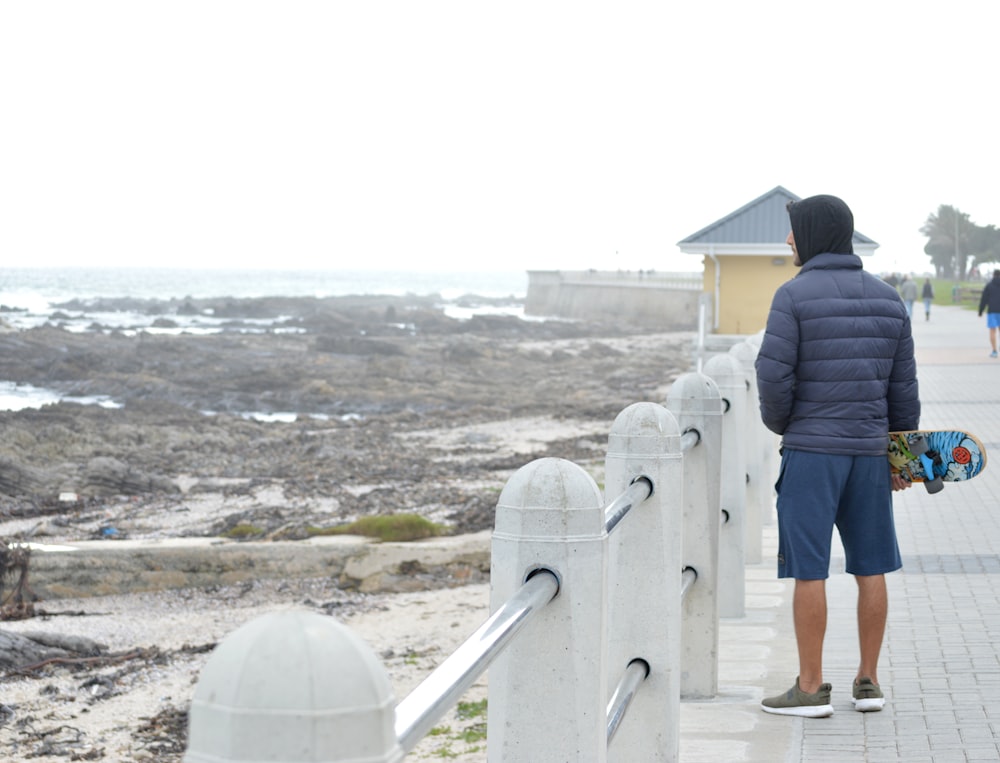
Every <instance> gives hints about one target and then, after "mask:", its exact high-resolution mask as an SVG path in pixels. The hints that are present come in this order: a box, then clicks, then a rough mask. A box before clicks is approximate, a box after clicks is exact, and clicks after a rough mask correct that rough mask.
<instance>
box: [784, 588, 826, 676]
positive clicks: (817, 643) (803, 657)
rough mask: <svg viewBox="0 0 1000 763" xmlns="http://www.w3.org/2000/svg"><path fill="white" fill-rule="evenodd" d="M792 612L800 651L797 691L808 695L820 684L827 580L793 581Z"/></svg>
mask: <svg viewBox="0 0 1000 763" xmlns="http://www.w3.org/2000/svg"><path fill="white" fill-rule="evenodd" d="M792 613H793V617H794V620H795V641H796V643H797V644H798V648H799V688H800V689H801V690H802V691H804V692H806V693H807V694H815V693H816V692H817V691H818V690H819V687H820V684H822V683H823V638H824V637H825V636H826V581H825V580H796V581H795V594H794V596H793V597H792Z"/></svg>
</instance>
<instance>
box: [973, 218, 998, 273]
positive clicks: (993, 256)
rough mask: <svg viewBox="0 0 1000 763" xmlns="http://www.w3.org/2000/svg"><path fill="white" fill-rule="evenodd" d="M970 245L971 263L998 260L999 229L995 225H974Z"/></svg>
mask: <svg viewBox="0 0 1000 763" xmlns="http://www.w3.org/2000/svg"><path fill="white" fill-rule="evenodd" d="M970 245H971V247H970V248H971V254H972V257H973V262H972V264H973V265H977V266H978V265H983V264H984V263H987V262H1000V230H997V228H996V226H995V225H976V226H974V230H973V232H972V236H971V239H970ZM980 269H981V268H980Z"/></svg>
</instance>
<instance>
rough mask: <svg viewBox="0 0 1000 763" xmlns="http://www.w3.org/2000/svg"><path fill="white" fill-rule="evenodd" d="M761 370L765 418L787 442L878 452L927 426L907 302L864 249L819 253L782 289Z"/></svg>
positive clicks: (842, 450) (790, 445) (773, 309)
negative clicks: (864, 262)
mask: <svg viewBox="0 0 1000 763" xmlns="http://www.w3.org/2000/svg"><path fill="white" fill-rule="evenodd" d="M792 219H793V222H794V221H795V218H794V217H793V218H792ZM793 229H794V228H793ZM756 367H757V385H758V391H759V395H760V408H761V416H762V418H763V419H764V423H765V424H766V425H767V427H768V429H770V430H772V431H773V432H776V433H778V434H780V435H782V444H783V445H784V446H785V447H787V448H792V449H798V450H808V451H814V452H819V453H838V454H847V455H873V456H877V455H882V454H884V453H885V452H886V448H887V446H888V433H889V432H890V431H899V430H906V429H916V428H917V426H918V424H919V421H920V400H919V397H918V394H917V376H916V364H915V361H914V358H913V338H912V336H911V333H910V319H909V318H908V317H907V314H906V308H905V307H904V306H903V303H902V301H901V300H900V298H899V295H898V294H897V293H896V290H895V289H893V288H892V287H891V286H889V285H888V284H887V283H885V282H884V281H882V280H880V279H878V278H876V277H875V276H873V275H871V274H870V273H866V272H865V271H864V270H863V268H862V266H861V258H860V257H858V256H857V255H855V254H836V253H830V252H826V253H820V254H815V255H813V256H810V257H809V258H808V259H807V260H806V262H805V264H804V265H803V266H802V270H801V271H800V272H799V273H798V275H796V277H795V278H793V279H792V280H791V281H788V282H787V283H785V284H783V285H782V286H781V287H779V289H778V291H777V292H776V293H775V295H774V300H773V302H772V304H771V312H770V314H769V315H768V319H767V330H766V332H765V334H764V340H763V343H762V345H761V348H760V353H759V354H758V356H757V362H756Z"/></svg>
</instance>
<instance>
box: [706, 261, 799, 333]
mask: <svg viewBox="0 0 1000 763" xmlns="http://www.w3.org/2000/svg"><path fill="white" fill-rule="evenodd" d="M716 259H718V260H719V272H720V273H721V274H722V278H721V280H720V282H719V305H720V308H721V309H720V311H719V327H718V329H716V333H718V334H755V333H757V332H758V331H760V330H761V329H763V328H764V326H765V325H766V324H767V312H768V310H770V308H771V298H772V297H773V296H774V291H775V289H777V288H778V287H779V286H781V284H783V283H784V282H785V281H787V280H789V279H791V278H793V277H794V276H795V274H796V273H798V272H799V269H798V268H796V267H795V266H793V265H792V258H791V255H788V256H781V255H767V256H759V257H758V256H751V255H716ZM777 260H782V261H783V263H784V264H782V265H774V264H773V262H774V261H777ZM704 290H705V291H706V292H708V293H709V294H711V295H713V298H714V295H715V262H713V260H712V258H711V257H705V280H704Z"/></svg>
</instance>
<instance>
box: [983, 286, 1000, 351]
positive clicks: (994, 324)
mask: <svg viewBox="0 0 1000 763" xmlns="http://www.w3.org/2000/svg"><path fill="white" fill-rule="evenodd" d="M984 310H985V311H986V328H988V329H989V330H990V349H991V350H992V352H991V353H990V357H991V358H995V357H996V356H997V328H1000V270H994V271H993V280H992V281H990V282H989V283H988V284H986V287H985V288H984V289H983V295H982V296H981V297H980V298H979V317H980V318H981V317H982V315H983V311H984Z"/></svg>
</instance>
